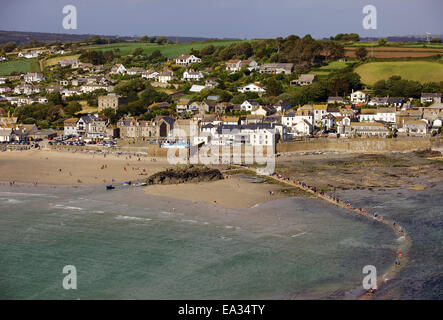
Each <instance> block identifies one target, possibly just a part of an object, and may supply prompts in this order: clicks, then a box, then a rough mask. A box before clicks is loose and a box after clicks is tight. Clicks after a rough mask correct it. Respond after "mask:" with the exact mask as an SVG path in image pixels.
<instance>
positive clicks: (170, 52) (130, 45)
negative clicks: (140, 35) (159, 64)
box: [84, 40, 241, 58]
mask: <svg viewBox="0 0 443 320" xmlns="http://www.w3.org/2000/svg"><path fill="white" fill-rule="evenodd" d="M238 41H241V40H211V41H200V42H190V43H177V44H164V45H158V44H155V43H140V42H126V43H125V42H123V43H113V44H103V45H91V46H87V47H84V48H87V49H94V50H103V51H108V50H115V49H119V50H120V51H119V52H118V55H120V56H126V55H128V54H131V52H132V51H134V49H135V48H142V49H143V53H144V54H147V55H150V54H151V53H152V52H153V51H154V50H160V52H161V53H162V54H163V55H164V56H165V57H167V58H175V57H177V56H179V55H180V54H187V53H189V51H190V50H191V49H192V48H193V49H196V50H200V49H202V48H204V47H206V46H208V45H213V46H215V47H216V46H226V45H230V44H232V43H235V42H238Z"/></svg>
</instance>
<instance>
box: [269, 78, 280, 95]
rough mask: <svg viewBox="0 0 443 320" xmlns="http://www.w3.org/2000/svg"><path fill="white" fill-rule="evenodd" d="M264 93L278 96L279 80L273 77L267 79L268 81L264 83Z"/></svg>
mask: <svg viewBox="0 0 443 320" xmlns="http://www.w3.org/2000/svg"><path fill="white" fill-rule="evenodd" d="M266 93H267V94H268V95H269V96H278V95H279V94H281V93H282V86H281V82H280V81H277V80H275V79H271V80H269V81H268V83H267V84H266Z"/></svg>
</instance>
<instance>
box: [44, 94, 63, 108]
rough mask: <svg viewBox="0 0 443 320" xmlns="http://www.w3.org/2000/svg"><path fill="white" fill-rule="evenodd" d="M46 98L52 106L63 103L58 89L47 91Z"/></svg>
mask: <svg viewBox="0 0 443 320" xmlns="http://www.w3.org/2000/svg"><path fill="white" fill-rule="evenodd" d="M46 98H47V99H48V102H49V103H50V104H52V105H54V106H55V105H59V104H62V103H63V100H62V95H61V94H60V92H58V91H53V92H51V93H48V95H47V96H46Z"/></svg>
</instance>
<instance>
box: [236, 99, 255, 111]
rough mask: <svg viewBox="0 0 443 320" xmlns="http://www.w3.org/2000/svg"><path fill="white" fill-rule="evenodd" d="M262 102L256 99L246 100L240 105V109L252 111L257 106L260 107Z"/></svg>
mask: <svg viewBox="0 0 443 320" xmlns="http://www.w3.org/2000/svg"><path fill="white" fill-rule="evenodd" d="M259 105H260V104H259V103H258V102H257V101H255V100H245V101H243V103H242V104H241V105H240V110H242V111H252V110H253V109H255V108H258V106H259Z"/></svg>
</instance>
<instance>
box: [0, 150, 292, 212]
mask: <svg viewBox="0 0 443 320" xmlns="http://www.w3.org/2000/svg"><path fill="white" fill-rule="evenodd" d="M102 167H103V169H102ZM168 167H171V165H170V164H169V163H168V162H167V160H166V159H165V158H157V159H156V161H155V162H153V161H151V158H149V157H141V158H140V161H138V157H135V156H127V155H117V154H107V155H106V156H104V155H102V154H89V153H81V152H75V153H74V152H69V151H44V150H28V151H11V152H2V153H0V181H2V182H3V183H9V182H10V181H15V182H25V183H34V182H37V183H38V184H48V185H69V186H79V185H93V184H104V183H111V182H112V179H114V181H115V182H123V181H128V180H136V179H143V178H146V177H148V176H149V175H151V174H153V173H156V172H158V171H161V170H164V169H165V168H168ZM227 177H228V176H227ZM253 181H254V180H252V179H247V178H237V177H230V178H227V179H224V180H220V181H216V182H207V183H199V184H194V183H192V184H177V185H155V186H149V187H146V188H145V191H146V193H148V194H151V195H157V196H166V197H169V198H175V199H184V200H190V201H201V202H204V203H208V204H211V205H216V206H225V207H232V208H249V207H252V206H254V205H256V204H257V203H260V202H265V201H269V200H275V199H279V198H283V197H287V196H288V194H285V193H282V192H281V189H282V188H281V186H278V185H270V184H266V183H254V182H253ZM270 191H272V192H273V194H272V195H271V194H270Z"/></svg>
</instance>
